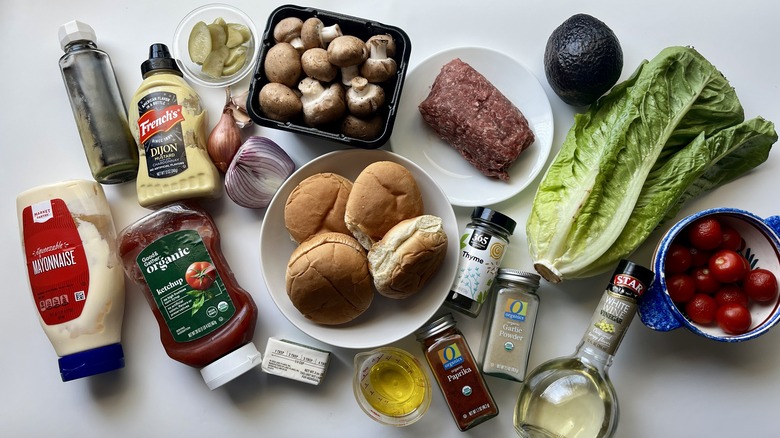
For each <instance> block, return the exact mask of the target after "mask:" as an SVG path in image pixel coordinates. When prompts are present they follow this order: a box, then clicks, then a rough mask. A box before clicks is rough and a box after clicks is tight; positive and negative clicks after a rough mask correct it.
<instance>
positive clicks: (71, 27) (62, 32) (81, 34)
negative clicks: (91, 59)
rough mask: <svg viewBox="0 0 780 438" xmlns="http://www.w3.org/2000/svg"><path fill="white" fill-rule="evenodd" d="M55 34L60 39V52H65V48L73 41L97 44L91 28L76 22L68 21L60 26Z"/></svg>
mask: <svg viewBox="0 0 780 438" xmlns="http://www.w3.org/2000/svg"><path fill="white" fill-rule="evenodd" d="M57 33H58V36H59V37H60V47H62V50H65V47H66V46H67V45H68V44H70V43H72V42H73V41H84V40H86V41H92V42H93V43H96V42H97V37H96V36H95V31H94V30H93V29H92V27H91V26H90V25H88V24H86V23H82V22H80V21H76V20H73V21H69V22H67V23H65V24H63V25H62V26H60V29H59V31H58V32H57Z"/></svg>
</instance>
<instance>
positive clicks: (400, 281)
mask: <svg viewBox="0 0 780 438" xmlns="http://www.w3.org/2000/svg"><path fill="white" fill-rule="evenodd" d="M446 253H447V233H446V232H445V231H444V227H443V224H442V219H441V218H440V217H438V216H433V215H422V216H417V217H414V218H412V219H406V220H403V221H401V222H399V223H398V224H396V225H395V226H394V227H393V228H391V229H390V230H389V231H388V232H387V233H385V235H384V237H383V238H382V240H380V241H379V242H377V243H375V244H374V245H373V246H372V247H371V250H370V251H369V252H368V266H369V270H370V271H371V274H372V276H373V279H374V287H376V290H377V292H379V293H380V294H382V295H384V296H386V297H389V298H396V299H403V298H407V297H410V296H412V295H414V294H415V293H417V292H418V291H420V290H421V289H423V288H424V286H425V284H426V283H427V282H428V279H430V278H431V276H432V275H433V274H434V273H435V272H436V271H437V270H438V269H439V266H440V265H441V263H442V261H443V260H444V256H445V255H446Z"/></svg>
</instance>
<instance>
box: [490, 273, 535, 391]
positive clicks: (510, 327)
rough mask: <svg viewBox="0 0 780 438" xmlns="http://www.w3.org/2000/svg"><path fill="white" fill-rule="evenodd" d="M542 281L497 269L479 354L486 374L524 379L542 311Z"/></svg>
mask: <svg viewBox="0 0 780 438" xmlns="http://www.w3.org/2000/svg"><path fill="white" fill-rule="evenodd" d="M540 280H541V277H540V276H539V275H537V274H533V273H530V272H523V271H518V270H517V269H506V268H501V269H499V270H498V275H496V280H495V283H493V291H494V296H493V299H492V300H491V301H490V307H489V309H488V317H487V318H486V319H485V327H484V329H483V331H482V344H481V347H480V353H479V357H480V358H481V359H482V361H481V362H482V372H483V373H484V374H487V375H490V376H494V377H500V378H502V379H508V380H514V381H517V382H522V381H523V379H524V378H525V372H526V367H527V366H528V355H529V353H530V352H531V341H532V340H533V335H534V326H535V325H536V314H537V312H538V310H539V296H538V295H537V294H536V290H537V289H538V288H539V281H540Z"/></svg>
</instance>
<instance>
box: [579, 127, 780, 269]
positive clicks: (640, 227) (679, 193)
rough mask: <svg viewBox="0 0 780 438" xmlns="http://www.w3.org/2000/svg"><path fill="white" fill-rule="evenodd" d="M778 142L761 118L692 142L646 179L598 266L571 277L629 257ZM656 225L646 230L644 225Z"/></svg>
mask: <svg viewBox="0 0 780 438" xmlns="http://www.w3.org/2000/svg"><path fill="white" fill-rule="evenodd" d="M776 141H777V133H776V132H775V130H774V124H772V123H771V122H768V121H766V120H764V119H762V118H760V117H758V118H755V119H751V120H748V121H746V122H743V123H740V124H739V125H737V126H733V127H730V128H726V129H723V130H721V131H718V132H716V133H714V134H713V135H712V136H710V137H709V138H705V137H704V132H702V133H701V134H700V135H699V136H698V137H696V139H694V141H693V142H691V143H690V144H688V145H687V146H686V147H685V148H683V149H681V150H680V151H678V152H677V153H676V154H674V155H673V156H671V157H669V159H668V160H666V161H665V162H663V163H660V165H658V166H656V168H654V169H653V171H652V172H651V173H650V175H648V178H647V180H646V181H645V185H644V187H643V189H642V193H640V195H639V199H638V200H637V203H636V206H635V207H634V211H633V212H632V213H631V218H630V219H629V220H628V222H627V223H626V226H625V228H624V229H623V231H622V232H621V233H620V236H619V237H618V239H617V240H616V241H615V243H614V244H613V245H612V247H611V248H610V249H609V250H607V252H606V253H604V254H603V255H602V256H601V257H599V259H598V261H596V262H595V263H593V264H591V265H590V266H589V267H588V268H587V269H585V270H583V271H581V272H577V273H576V274H575V275H572V277H590V276H593V275H597V274H601V273H603V272H606V271H608V270H610V269H612V268H614V266H615V265H616V264H617V263H618V262H619V261H620V259H622V258H625V257H628V256H629V255H630V254H631V253H633V252H634V250H636V248H637V247H638V246H639V245H641V244H642V243H643V242H644V241H645V240H646V239H647V237H648V236H649V235H650V233H651V232H652V231H653V230H654V229H655V228H656V227H657V226H659V225H661V224H662V223H664V222H665V221H666V220H668V219H670V218H672V217H674V216H675V215H676V214H677V213H678V212H679V211H680V208H682V206H683V204H684V203H685V201H688V200H689V199H691V198H693V197H694V196H698V195H699V194H701V193H704V192H705V191H708V190H710V189H713V188H715V187H717V186H719V185H721V184H725V183H726V182H729V181H731V180H733V179H734V178H736V177H738V176H739V175H742V174H743V173H745V172H747V171H748V170H750V169H752V168H754V167H756V166H757V165H759V164H761V163H763V162H764V161H766V159H767V157H768V155H769V151H770V149H771V148H772V144H773V143H774V142H776ZM653 221H655V225H654V226H652V227H650V226H645V224H652V223H653Z"/></svg>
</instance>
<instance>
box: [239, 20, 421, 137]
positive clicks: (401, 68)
mask: <svg viewBox="0 0 780 438" xmlns="http://www.w3.org/2000/svg"><path fill="white" fill-rule="evenodd" d="M287 17H298V18H300V19H301V20H304V21H305V20H306V19H307V18H311V17H317V18H319V19H320V20H321V21H322V23H323V25H324V26H331V25H333V24H338V25H339V27H340V28H341V31H342V33H343V34H344V35H353V36H356V37H358V38H360V39H362V40H363V41H366V40H368V38H370V37H371V36H373V35H382V34H386V35H390V36H391V37H392V38H393V40H395V44H396V52H395V56H394V57H393V58H394V59H395V61H396V63H397V65H398V70H397V72H396V74H395V75H394V76H393V77H392V78H390V79H389V80H387V81H385V82H383V83H381V84H380V85H381V86H382V88H383V89H384V92H385V104H384V105H383V107H382V108H380V109H379V110H378V111H379V115H380V116H381V117H382V120H383V122H384V124H383V127H382V129H381V131H380V134H379V136H377V137H376V138H371V139H361V138H356V137H350V136H347V135H344V134H342V133H340V132H339V131H340V122H335V123H332V124H330V125H326V126H319V127H316V128H313V127H310V126H307V125H306V124H304V122H303V116H302V115H301V116H299V117H297V118H295V119H293V120H291V121H288V122H281V121H277V120H274V119H271V118H269V117H267V116H266V115H265V114H264V113H263V111H262V109H261V108H260V102H259V94H260V90H261V89H262V88H263V86H265V85H266V84H268V83H269V80H268V78H267V76H266V74H265V68H264V64H265V58H266V55H267V53H268V50H269V49H270V48H271V47H272V46H273V45H274V44H275V41H274V36H273V31H274V27H275V26H276V24H277V23H279V22H280V21H281V20H283V19H285V18H287ZM411 50H412V43H411V41H410V40H409V36H408V35H407V34H406V32H404V31H403V30H401V29H400V28H398V27H395V26H388V25H385V24H382V23H378V22H376V21H371V20H366V19H362V18H357V17H351V16H349V15H344V14H340V13H336V12H329V11H324V10H321V9H315V8H310V7H302V6H295V5H285V6H280V7H279V8H277V9H276V10H274V11H273V12H272V13H271V15H270V16H269V17H268V23H267V24H266V27H265V31H264V33H263V38H262V42H261V46H260V52H259V54H258V58H257V63H256V66H255V72H254V76H253V77H252V80H251V84H250V87H249V96H248V97H247V111H248V112H249V116H250V117H251V118H252V120H253V121H254V122H255V123H257V124H258V125H260V126H265V127H269V128H275V129H281V130H284V131H289V132H293V133H297V134H304V135H307V136H312V137H317V138H321V139H325V140H330V141H333V142H337V143H341V144H345V145H349V146H353V147H358V148H363V149H376V148H379V147H382V146H383V145H384V144H385V143H387V141H388V140H389V139H390V135H391V134H392V132H393V124H394V123H395V116H396V111H397V110H398V107H399V103H400V99H401V90H402V88H403V85H404V79H405V77H406V71H407V68H408V65H409V57H410V55H411ZM304 77H305V75H302V76H301V78H300V79H303V78H304ZM336 80H339V79H338V78H337V79H336Z"/></svg>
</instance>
